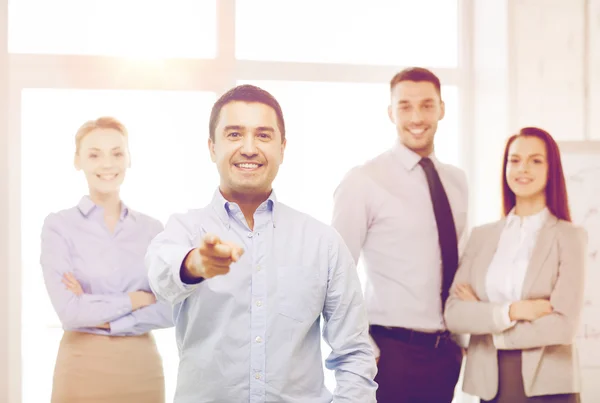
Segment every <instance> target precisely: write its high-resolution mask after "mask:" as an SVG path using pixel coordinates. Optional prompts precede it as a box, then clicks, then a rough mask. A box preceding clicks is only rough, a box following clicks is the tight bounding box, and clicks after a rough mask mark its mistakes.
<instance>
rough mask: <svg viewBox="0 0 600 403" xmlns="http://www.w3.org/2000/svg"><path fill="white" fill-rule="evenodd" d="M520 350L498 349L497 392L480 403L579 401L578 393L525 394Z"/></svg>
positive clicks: (575, 402) (555, 402)
mask: <svg viewBox="0 0 600 403" xmlns="http://www.w3.org/2000/svg"><path fill="white" fill-rule="evenodd" d="M521 374H522V371H521V350H500V351H498V375H499V378H498V394H497V395H496V397H495V398H494V399H492V400H481V403H579V402H580V400H579V394H578V393H569V394H562V395H546V396H534V397H527V396H525V387H524V386H523V376H522V375H521Z"/></svg>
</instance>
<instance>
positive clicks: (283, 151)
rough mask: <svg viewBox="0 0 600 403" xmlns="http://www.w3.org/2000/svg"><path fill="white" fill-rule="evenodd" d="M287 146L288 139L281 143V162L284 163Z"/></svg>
mask: <svg viewBox="0 0 600 403" xmlns="http://www.w3.org/2000/svg"><path fill="white" fill-rule="evenodd" d="M285 146H287V139H283V141H282V142H281V162H283V157H284V155H285Z"/></svg>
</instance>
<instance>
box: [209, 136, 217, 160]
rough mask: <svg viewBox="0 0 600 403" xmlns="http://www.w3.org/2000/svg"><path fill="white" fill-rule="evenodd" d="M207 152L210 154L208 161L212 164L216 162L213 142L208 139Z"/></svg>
mask: <svg viewBox="0 0 600 403" xmlns="http://www.w3.org/2000/svg"><path fill="white" fill-rule="evenodd" d="M208 151H209V152H210V159H211V160H212V162H217V155H216V154H215V142H214V141H213V139H211V138H209V139H208Z"/></svg>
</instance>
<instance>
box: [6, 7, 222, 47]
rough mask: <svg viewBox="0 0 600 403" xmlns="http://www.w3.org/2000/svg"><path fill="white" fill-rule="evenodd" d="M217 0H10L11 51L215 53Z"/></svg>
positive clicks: (9, 35)
mask: <svg viewBox="0 0 600 403" xmlns="http://www.w3.org/2000/svg"><path fill="white" fill-rule="evenodd" d="M215 7H216V2H215V0H203V1H197V0H168V1H167V0H160V1H147V0H52V1H48V0H11V1H10V3H9V33H8V49H9V52H11V53H39V54H79V55H108V56H131V57H135V56H142V57H187V58H212V57H214V56H215V49H216V8H215Z"/></svg>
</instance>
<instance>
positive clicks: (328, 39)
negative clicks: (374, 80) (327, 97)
mask: <svg viewBox="0 0 600 403" xmlns="http://www.w3.org/2000/svg"><path fill="white" fill-rule="evenodd" d="M236 57H237V58H238V59H248V60H271V61H273V60H274V61H290V62H315V63H350V64H369V65H421V66H430V67H456V66H457V63H458V4H457V1H456V0H419V1H414V0H394V1H391V0H370V1H368V2H367V1H343V0H328V1H320V0H304V1H290V0H288V1H285V0H237V2H236Z"/></svg>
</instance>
